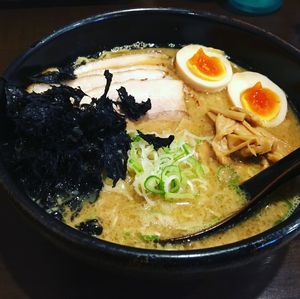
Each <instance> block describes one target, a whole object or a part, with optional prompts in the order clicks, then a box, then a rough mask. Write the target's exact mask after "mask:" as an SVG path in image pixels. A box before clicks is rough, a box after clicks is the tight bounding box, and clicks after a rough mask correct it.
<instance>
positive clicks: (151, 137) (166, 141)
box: [138, 130, 174, 150]
mask: <svg viewBox="0 0 300 299" xmlns="http://www.w3.org/2000/svg"><path fill="white" fill-rule="evenodd" d="M138 134H139V136H140V137H142V138H143V139H144V140H145V141H146V142H148V143H149V144H152V145H153V147H154V149H155V150H158V149H159V148H161V147H164V146H169V145H170V144H171V143H172V142H173V140H174V135H170V136H169V137H167V138H162V137H158V136H156V135H155V134H143V133H142V132H141V131H139V130H138Z"/></svg>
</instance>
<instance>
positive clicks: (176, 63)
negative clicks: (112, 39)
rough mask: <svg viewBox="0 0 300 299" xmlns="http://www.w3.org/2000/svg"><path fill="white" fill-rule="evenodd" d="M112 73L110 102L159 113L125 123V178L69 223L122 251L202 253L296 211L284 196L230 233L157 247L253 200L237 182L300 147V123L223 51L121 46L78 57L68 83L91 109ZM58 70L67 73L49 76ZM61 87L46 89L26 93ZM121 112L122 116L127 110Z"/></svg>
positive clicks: (107, 186) (67, 212)
mask: <svg viewBox="0 0 300 299" xmlns="http://www.w3.org/2000/svg"><path fill="white" fill-rule="evenodd" d="M105 70H109V72H110V73H111V74H112V82H111V85H110V88H109V90H108V91H107V97H108V98H110V99H111V100H113V101H114V102H116V101H118V100H119V99H120V97H122V96H124V94H125V95H127V96H128V95H130V96H133V97H134V100H135V101H136V102H138V103H143V104H145V103H146V101H147V100H148V99H150V101H151V109H148V110H147V112H146V113H145V114H144V115H142V116H141V117H137V119H134V117H131V118H130V119H129V120H127V127H126V130H127V133H128V135H129V136H130V139H131V140H130V149H129V151H128V160H127V162H126V164H127V165H126V166H127V171H126V177H125V178H124V179H118V180H117V181H114V180H113V179H112V178H109V177H108V176H106V175H105V173H104V174H102V178H103V182H102V184H103V186H102V188H101V191H100V192H99V196H98V197H97V199H96V200H90V201H89V200H87V201H85V202H84V203H83V205H82V206H81V207H80V209H77V210H76V213H74V209H72V206H68V205H65V206H64V210H63V213H62V220H63V221H64V222H65V223H66V224H68V225H69V226H71V227H74V228H76V229H80V230H82V231H85V232H87V233H90V234H91V235H94V236H95V237H98V238H100V239H103V240H107V241H110V242H113V243H118V244H124V245H129V246H134V247H141V248H157V249H162V248H163V249H195V248H207V247H213V246H219V245H223V244H228V243H233V242H236V241H239V240H242V239H245V238H249V237H251V236H253V235H256V234H259V233H261V232H263V231H265V230H267V229H269V228H271V227H273V226H275V225H277V224H278V223H280V222H282V221H284V220H285V219H286V218H287V217H289V216H290V215H291V213H293V211H294V210H295V208H296V207H297V205H298V204H299V196H298V195H297V193H296V192H293V190H291V193H290V195H287V193H286V190H284V191H281V190H280V189H278V190H277V191H276V194H272V195H271V196H272V197H276V198H275V199H274V200H272V202H271V203H269V204H267V205H266V206H265V207H264V208H262V209H261V210H260V211H258V212H257V213H256V214H255V215H252V216H251V217H250V218H248V219H247V220H245V221H243V222H241V223H240V224H238V225H236V226H235V227H233V228H231V229H229V230H228V231H225V232H222V233H218V234H215V235H212V236H210V237H207V238H205V239H202V240H198V241H193V242H188V243H185V244H176V245H175V244H166V245H160V243H159V242H157V240H164V239H168V238H172V237H179V236H183V235H187V234H190V233H193V232H196V231H199V230H201V229H204V228H207V227H209V226H211V225H213V224H215V223H217V222H219V221H220V220H222V219H224V218H225V217H227V216H229V215H230V214H232V213H234V212H235V211H237V210H239V209H240V208H242V207H243V206H244V205H245V204H246V198H245V195H244V194H243V192H242V191H241V190H240V189H239V184H240V183H242V182H244V181H245V180H247V179H249V178H250V177H252V176H254V175H255V174H257V173H259V172H260V171H262V170H263V169H265V168H267V167H269V166H271V165H272V164H273V163H276V161H278V160H279V159H281V158H282V157H284V156H285V155H287V154H288V153H289V152H291V151H292V150H294V149H296V148H298V147H299V146H300V128H299V122H298V119H297V118H296V116H295V114H294V112H293V111H292V110H291V109H290V107H288V105H287V101H286V96H285V94H284V92H283V91H282V90H281V89H280V87H278V86H277V85H276V84H275V83H274V82H272V81H271V80H270V79H269V78H267V77H266V76H264V75H263V74H259V73H256V72H249V71H246V70H245V69H243V68H241V67H239V66H237V65H236V64H234V63H233V62H232V61H230V59H229V58H228V57H227V56H226V55H225V53H224V52H223V51H222V50H219V49H214V48H209V47H207V46H203V45H188V46H185V47H182V48H180V49H178V48H173V47H169V48H155V47H151V45H147V46H145V45H144V47H143V48H138V49H137V47H123V48H115V49H113V50H111V51H107V52H103V53H100V54H99V57H93V58H85V57H79V58H78V59H77V61H76V63H75V67H74V70H73V75H74V76H73V77H72V78H67V79H65V80H63V84H65V85H67V86H69V87H72V88H77V87H80V88H81V89H82V91H83V92H84V93H85V94H86V95H85V96H84V97H83V99H82V100H81V105H82V107H83V106H84V103H91V101H92V100H91V98H99V97H101V95H103V93H105V86H106V83H107V81H106V80H107V78H105V76H104V75H103V73H104V71H105ZM53 71H54V72H55V71H61V69H56V68H51V69H48V70H46V71H44V72H43V74H44V75H45V74H46V75H47V74H51V73H53ZM50 83H51V82H50ZM54 87H55V84H54ZM54 87H53V85H51V84H48V83H45V82H44V83H43V82H42V83H41V82H38V83H33V84H31V85H29V86H28V88H27V91H28V92H29V93H33V92H35V93H38V94H40V93H43V92H45V91H47V90H49V89H51V88H54ZM121 87H123V89H122V88H121ZM122 92H123V93H122ZM148 103H149V102H148ZM148 108H149V107H148ZM115 109H116V110H117V111H119V112H120V113H122V107H121V108H120V107H117V106H116V107H115ZM124 110H125V109H124V107H123V112H124ZM111 167H114V166H111Z"/></svg>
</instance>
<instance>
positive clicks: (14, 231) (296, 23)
mask: <svg viewBox="0 0 300 299" xmlns="http://www.w3.org/2000/svg"><path fill="white" fill-rule="evenodd" d="M13 2H15V1H9V0H8V1H6V4H3V2H1V1H0V71H1V72H3V71H4V70H5V68H6V67H7V65H8V64H9V63H10V62H11V61H12V60H13V59H14V58H15V57H16V56H17V55H18V54H20V53H21V52H22V51H23V50H25V49H26V48H27V47H29V46H30V45H31V44H32V43H33V42H34V41H36V40H38V39H39V38H40V37H42V36H44V35H46V34H48V33H50V32H51V31H53V30H55V29H57V28H58V27H60V26H63V25H64V24H66V23H69V22H73V21H76V20H78V19H80V18H84V17H87V16H90V15H95V14H99V13H102V12H104V11H110V10H117V9H124V8H133V7H183V8H190V9H194V10H198V11H210V12H215V13H219V14H225V15H229V16H232V17H234V18H239V19H243V20H245V21H247V22H249V23H252V24H255V25H257V26H259V27H262V28H264V29H266V30H268V31H271V32H272V33H274V34H276V35H278V36H280V37H282V38H284V39H285V40H287V41H289V42H290V43H291V44H293V45H294V46H296V47H298V48H300V1H299V0H286V1H285V3H284V5H283V7H282V8H281V9H280V10H279V11H277V12H275V13H273V14H271V15H267V16H245V15H241V14H239V13H237V12H234V11H231V10H230V9H229V8H228V7H226V5H225V1H200V0H199V1H196V0H194V1H193V0H182V1H179V0H177V1H150V0H149V1H148V0H144V1H125V0H115V1H105V0H103V1H101V0H99V1H98V4H96V2H97V1H89V3H90V4H89V5H87V2H85V1H84V0H83V1H82V3H86V5H85V6H79V5H69V6H67V5H66V6H62V5H61V4H59V6H51V5H45V3H44V4H43V5H44V7H41V6H40V7H38V5H41V3H42V2H43V1H40V2H38V1H26V0H24V1H23V2H25V4H23V7H16V5H15V4H12V3H13ZM17 2H18V1H17ZM19 2H21V1H19ZM54 2H55V3H58V2H59V1H54ZM69 2H71V1H69ZM77 2H79V1H77ZM36 3H38V4H36ZM52 4H53V2H52ZM299 81H300V74H299ZM299 84H300V82H299ZM0 215H1V217H0V236H1V239H0V240H1V241H0V298H1V299H14V298H18V299H19V298H21V299H25V298H36V299H48V298H49V299H52V298H55V299H61V298H72V299H73V298H83V299H85V298H121V297H125V298H150V297H151V298H152V297H153V296H154V294H156V295H157V296H158V298H162V297H166V298H170V297H173V298H203V299H209V298H222V299H224V298H230V299H234V298H239V299H247V298H249V299H251V298H259V299H267V298H268V299H298V298H300V283H298V281H299V279H300V238H299V237H298V238H297V239H295V240H294V241H293V242H291V244H290V245H289V247H286V248H284V249H283V250H282V251H281V252H280V253H279V254H278V255H277V256H275V257H273V258H268V259H266V260H265V261H263V264H264V265H263V266H264V270H263V271H261V272H259V273H251V272H250V271H249V273H242V274H241V275H231V276H230V275H229V274H228V277H231V278H232V279H231V281H229V280H228V278H225V277H216V280H217V281H215V285H218V287H217V288H216V287H215V286H214V281H213V280H210V281H209V282H205V281H201V282H197V281H194V282H190V283H188V282H182V283H180V284H177V285H176V286H175V285H174V284H172V283H165V282H163V281H161V282H145V281H143V280H141V281H132V280H130V279H124V278H122V279H120V278H117V277H115V276H114V275H106V274H105V273H103V272H102V271H101V270H99V269H93V268H91V267H89V266H87V265H84V264H81V263H80V262H78V261H77V260H74V259H73V258H72V257H70V256H68V255H66V254H65V253H63V252H61V251H60V250H59V249H57V248H55V247H54V246H53V245H51V244H49V243H48V242H47V241H46V240H44V239H43V238H42V237H41V236H40V235H39V234H38V233H37V232H36V231H35V229H33V228H32V227H31V226H29V225H28V224H27V223H26V222H25V221H24V219H23V218H22V217H21V216H20V215H19V214H18V213H17V212H16V211H15V209H14V207H13V206H12V204H11V203H10V202H9V198H8V196H7V194H6V193H5V191H3V190H2V189H0ZM210 284H211V285H210Z"/></svg>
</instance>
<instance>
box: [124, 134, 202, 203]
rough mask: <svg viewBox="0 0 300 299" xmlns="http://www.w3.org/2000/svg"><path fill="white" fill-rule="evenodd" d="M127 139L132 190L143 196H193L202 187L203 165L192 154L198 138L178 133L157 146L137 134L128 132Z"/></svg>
mask: <svg viewBox="0 0 300 299" xmlns="http://www.w3.org/2000/svg"><path fill="white" fill-rule="evenodd" d="M131 139H132V140H133V142H132V144H131V150H130V154H129V159H128V169H129V170H132V171H133V172H134V174H135V176H134V183H133V185H134V188H135V191H136V192H137V193H138V194H139V195H141V196H143V197H144V198H145V199H146V200H147V199H150V200H151V198H152V197H153V196H154V197H155V196H160V197H162V198H164V199H165V200H180V199H194V198H195V197H196V196H197V195H198V194H199V193H200V192H201V188H203V186H205V188H206V184H207V181H206V179H205V172H206V168H205V167H204V166H203V165H202V163H201V162H200V161H199V160H198V159H197V158H196V156H195V150H196V145H197V141H198V140H199V138H197V139H195V138H194V137H190V136H189V137H186V136H185V137H183V136H181V137H180V135H179V136H177V137H176V139H175V140H174V141H173V142H172V143H171V144H170V145H169V146H166V147H161V148H159V149H158V150H155V149H154V146H153V145H151V144H149V143H148V142H146V141H145V140H144V139H142V138H140V136H134V135H133V134H131ZM152 199H153V198H152Z"/></svg>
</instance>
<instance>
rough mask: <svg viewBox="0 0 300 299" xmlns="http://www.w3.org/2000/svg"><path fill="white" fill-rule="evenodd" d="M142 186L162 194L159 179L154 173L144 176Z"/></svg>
mask: <svg viewBox="0 0 300 299" xmlns="http://www.w3.org/2000/svg"><path fill="white" fill-rule="evenodd" d="M144 187H145V189H146V190H147V191H149V192H152V193H154V194H164V191H163V190H162V189H161V180H160V178H159V177H157V176H155V175H151V176H148V177H147V178H146V180H145V183H144Z"/></svg>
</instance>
